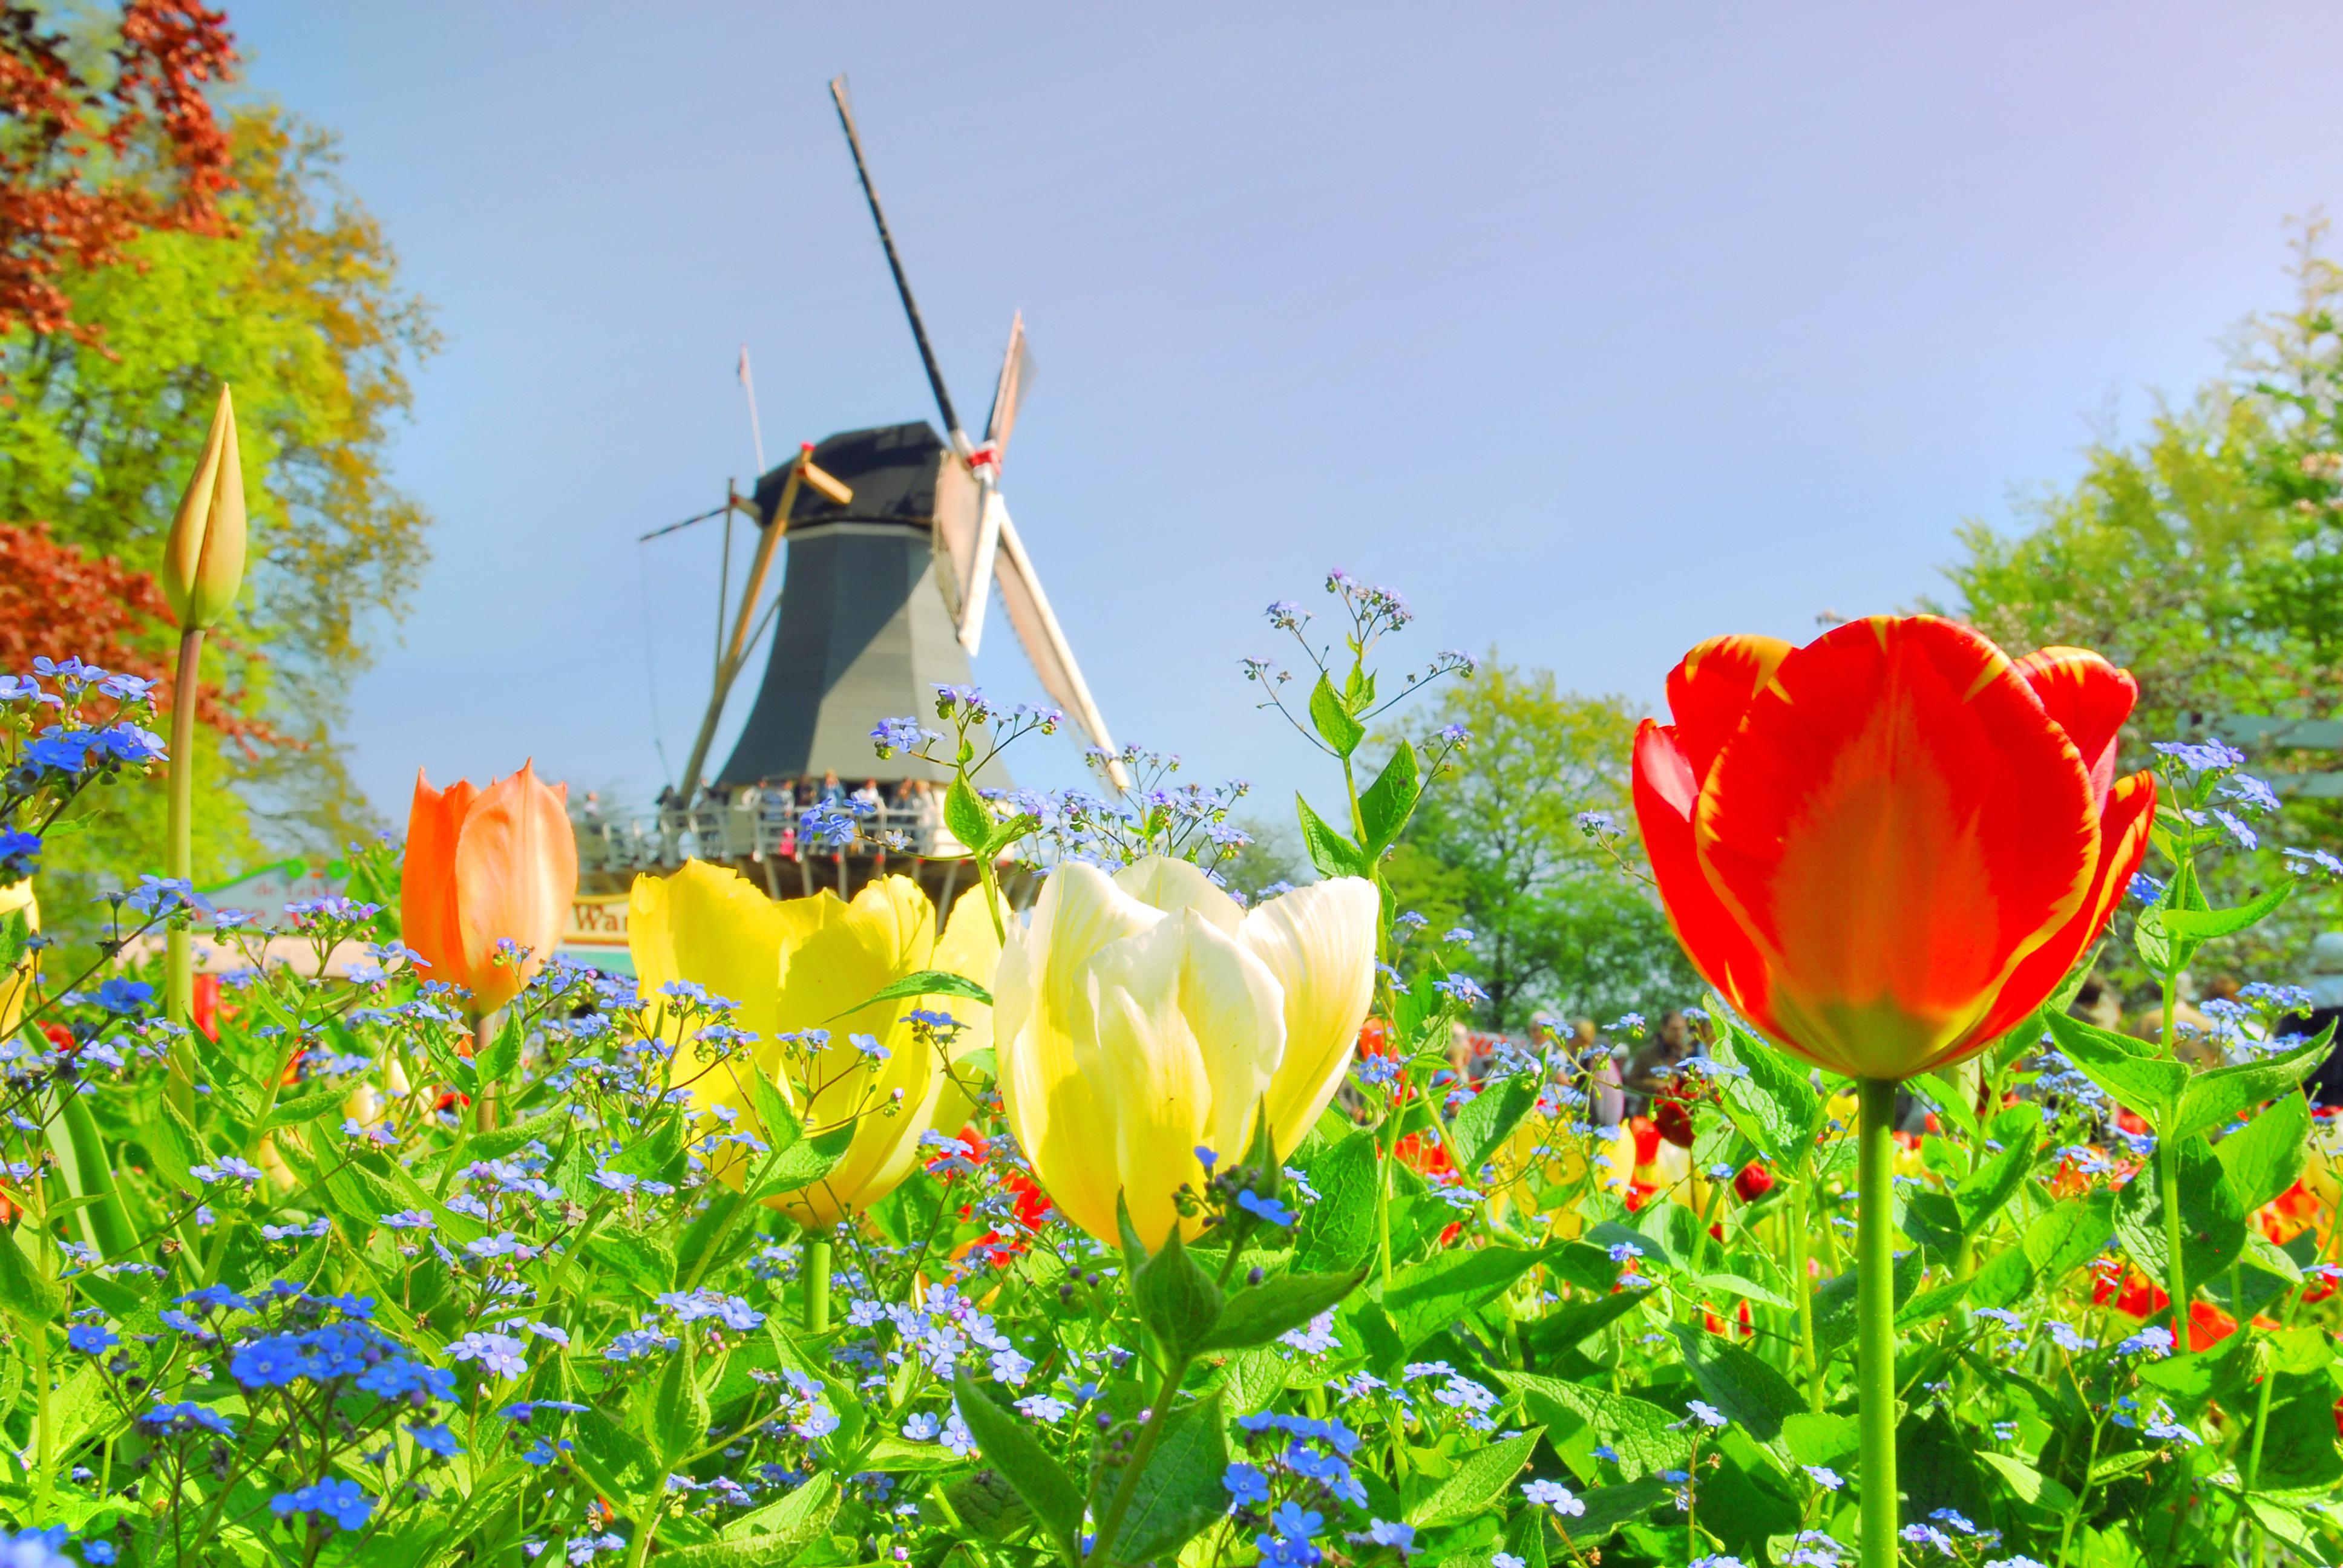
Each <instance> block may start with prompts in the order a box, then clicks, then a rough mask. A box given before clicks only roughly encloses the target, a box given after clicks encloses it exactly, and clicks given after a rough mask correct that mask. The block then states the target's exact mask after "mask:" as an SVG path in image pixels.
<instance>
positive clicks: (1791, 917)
mask: <svg viewBox="0 0 2343 1568" xmlns="http://www.w3.org/2000/svg"><path fill="white" fill-rule="evenodd" d="M1694 844H1695V848H1696V849H1697V851H1698V855H1699V859H1700V863H1701V866H1702V868H1703V869H1704V870H1705V871H1706V872H1707V873H1708V880H1709V882H1710V883H1711V885H1712V886H1713V887H1714V888H1715V890H1716V891H1717V893H1718V895H1719V896H1720V898H1721V899H1722V900H1723V902H1724V903H1725V907H1726V908H1728V909H1729V910H1732V912H1733V914H1734V915H1735V918H1736V920H1738V923H1739V924H1740V925H1741V926H1742V928H1743V929H1744V930H1746V931H1747V932H1748V933H1749V936H1750V938H1751V940H1752V941H1753V942H1754V944H1755V947H1756V948H1757V950H1758V951H1759V953H1760V954H1761V956H1762V957H1763V958H1764V960H1765V963H1766V966H1767V969H1768V971H1769V973H1770V976H1771V983H1770V985H1769V987H1768V990H1767V994H1766V996H1765V998H1764V999H1763V1000H1764V1006H1763V1008H1762V1009H1759V1010H1753V1011H1752V1017H1753V1018H1754V1019H1755V1020H1757V1021H1758V1022H1760V1024H1761V1025H1762V1026H1764V1027H1765V1028H1766V1029H1767V1030H1768V1032H1770V1033H1772V1034H1773V1035H1774V1036H1775V1039H1777V1040H1779V1041H1780V1042H1781V1043H1782V1044H1784V1045H1786V1046H1789V1047H1791V1048H1792V1049H1794V1050H1799V1051H1800V1052H1801V1053H1803V1054H1805V1055H1806V1056H1808V1057H1809V1058H1810V1059H1812V1060H1816V1061H1818V1062H1821V1063H1822V1064H1824V1065H1825V1066H1829V1067H1831V1068H1833V1069H1834V1070H1838V1071H1843V1072H1847V1073H1850V1074H1852V1075H1854V1076H1857V1077H1875V1078H1903V1077H1906V1076H1908V1075H1909V1074H1910V1073H1912V1072H1915V1071H1917V1070H1920V1068H1921V1066H1922V1065H1924V1064H1925V1063H1926V1062H1928V1061H1930V1060H1936V1059H1937V1058H1938V1057H1940V1056H1941V1055H1942V1054H1943V1053H1944V1052H1945V1051H1946V1050H1954V1049H1957V1048H1958V1047H1959V1046H1960V1045H1961V1044H1963V1043H1966V1040H1969V1039H1970V1038H1972V1037H1973V1035H1974V1032H1975V1031H1976V1029H1977V1028H1978V1027H1979V1026H1980V1025H1981V1024H1982V1023H1983V1021H1984V1020H1985V1017H1986V1013H1987V1012H1988V1011H1989V1010H1990V1009H1991V1006H1992V1002H1993V1000H1994V998H1995V997H1996V996H1997V995H1998V994H1999V993H2000V991H2001V990H2002V987H2003V986H2004V985H2005V984H2006V981H2007V980H2008V979H2009V976H2010V975H2011V973H2012V972H2013V971H2014V970H2016V968H2017V966H2018V965H2019V964H2021V963H2022V962H2023V961H2024V960H2026V957H2028V956H2029V955H2030V954H2032V953H2033V952H2034V951H2035V950H2036V949H2038V948H2040V947H2041V946H2042V945H2043V944H2044V943H2045V942H2046V941H2047V940H2049V939H2050V938H2051V937H2052V936H2053V935H2055V934H2056V932H2057V931H2059V930H2061V929H2063V928H2064V927H2065V926H2066V922H2067V921H2068V920H2071V919H2073V917H2074V915H2075V913H2076V911H2077V910H2078V909H2080V908H2081V907H2082V904H2083V901H2084V899H2085V897H2086V895H2087V892H2088V890H2089V889H2090V887H2091V882H2092V876H2093V872H2094V871H2095V870H2096V869H2097V853H2098V823H2097V808H2096V803H2095V802H2094V801H2093V799H2092V797H2091V788H2090V779H2089V776H2088V774H2087V771H2086V769H2085V768H2084V765H2083V759H2082V757H2081V755H2080V753H2079V752H2078V751H2077V749H2076V747H2075V744H2074V743H2073V742H2072V741H2071V740H2069V739H2067V737H2066V732H2065V731H2064V730H2063V729H2060V728H2059V727H2058V726H2057V725H2056V723H2054V722H2052V721H2051V720H2050V719H2049V718H2048V717H2047V715H2046V713H2045V712H2044V711H2043V708H2042V705H2041V703H2040V702H2039V701H2038V700H2037V699H2036V698H2035V697H2034V695H2033V693H2032V691H2031V690H2030V689H2028V688H2027V687H2026V683H2025V682H2024V681H2023V680H2022V679H2020V678H2018V677H2017V676H2016V673H2015V671H2014V670H2013V669H2012V668H2011V665H2010V662H2009V660H2008V659H2007V658H2006V657H2005V656H2004V655H2003V654H2002V652H2001V650H2000V649H1998V648H1995V647H1994V646H1993V644H1992V643H1991V642H1989V641H1987V640H1986V638H1982V637H1980V636H1978V635H1977V634H1976V632H1974V631H1971V630H1969V629H1968V628H1965V627H1962V626H1959V625H1956V623H1954V622H1951V621H1947V620H1943V619H1939V618H1935V617H1927V616H1918V617H1905V618H1891V617H1878V618H1873V619H1871V620H1867V621H1855V622H1850V623H1848V624H1847V625H1845V626H1842V627H1840V628H1837V629H1835V630H1834V631H1832V632H1830V633H1828V634H1826V635H1825V636H1824V637H1822V638H1819V639H1817V640H1816V641H1815V642H1813V643H1811V644H1809V645H1807V646H1806V647H1805V648H1800V649H1798V650H1796V651H1795V652H1794V653H1793V654H1791V655H1790V657H1789V658H1785V659H1784V660H1783V661H1782V663H1781V665H1780V666H1779V668H1777V669H1776V670H1775V674H1774V678H1773V680H1772V682H1771V683H1770V684H1769V685H1768V686H1767V687H1766V688H1765V689H1763V690H1762V691H1760V692H1759V693H1758V695H1757V697H1756V699H1755V700H1754V701H1753V702H1752V703H1751V705H1750V709H1749V712H1748V714H1747V716H1746V718H1745V719H1744V721H1743V724H1742V728H1741V730H1740V732H1739V734H1737V735H1736V736H1735V738H1734V739H1733V741H1732V743H1731V744H1730V745H1729V746H1727V747H1726V748H1725V751H1724V752H1723V754H1722V755H1721V756H1720V757H1719V758H1718V759H1717V761H1716V764H1715V768H1714V769H1712V771H1711V772H1710V774H1709V776H1708V778H1707V779H1706V780H1705V785H1704V789H1702V792H1701V799H1700V807H1699V810H1698V812H1697V814H1696V816H1695V817H1694Z"/></svg>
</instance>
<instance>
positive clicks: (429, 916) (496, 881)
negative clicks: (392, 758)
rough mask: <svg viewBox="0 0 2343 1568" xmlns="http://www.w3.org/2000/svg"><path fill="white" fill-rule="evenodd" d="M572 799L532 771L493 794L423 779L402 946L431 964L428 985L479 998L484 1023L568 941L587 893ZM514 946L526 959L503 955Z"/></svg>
mask: <svg viewBox="0 0 2343 1568" xmlns="http://www.w3.org/2000/svg"><path fill="white" fill-rule="evenodd" d="M567 799H568V786H567V785H561V784H555V785H551V786H548V785H547V784H545V783H543V782H542V781H540V780H539V779H538V777H537V774H536V772H535V771H534V770H533V769H531V768H529V767H528V766H526V765H525V766H523V767H522V769H521V770H520V771H519V772H518V773H516V774H514V775H513V776H512V777H511V778H509V779H495V780H492V781H491V782H490V783H489V785H488V788H487V789H473V788H472V786H471V784H470V783H469V782H468V780H464V779H458V780H457V781H456V782H455V783H454V784H452V785H450V786H448V788H447V789H446V790H444V791H442V790H438V789H432V788H431V786H430V783H429V782H428V781H427V779H425V778H424V777H423V775H422V773H420V772H419V771H418V772H417V774H416V776H415V804H414V807H413V809H412V810H411V811H410V812H409V814H408V817H407V863H406V870H405V874H404V877H403V879H402V880H401V883H400V888H399V899H398V907H399V916H400V921H401V925H402V927H403V931H402V935H401V938H400V940H403V941H404V942H406V944H407V946H408V947H410V948H412V949H414V950H415V951H416V952H417V953H419V954H421V955H422V957H423V960H424V962H425V963H426V964H427V965H428V966H429V967H428V968H427V969H426V970H424V971H423V978H424V979H425V980H445V981H447V982H448V983H449V984H452V985H459V986H462V987H463V988H464V989H465V990H468V991H469V992H470V993H471V1000H470V1002H469V1004H468V1005H469V1006H470V1009H471V1013H472V1016H473V1018H474V1019H476V1020H477V1019H482V1018H486V1017H487V1016H488V1014H490V1013H492V1012H494V1011H496V1010H497V1009H498V1008H500V1007H502V1006H504V1005H505V1003H507V1002H508V1001H510V1000H512V999H513V998H514V997H516V996H518V995H519V994H520V989H521V987H523V986H525V985H527V984H528V980H529V977H530V976H531V975H534V974H535V973H536V972H537V971H538V969H540V968H541V967H543V965H544V963H545V960H547V959H548V957H550V956H551V955H552V952H553V949H554V946H555V944H557V943H558V942H559V941H560V940H561V930H562V927H563V925H564V924H565V923H567V921H568V918H569V905H570V900H573V899H575V898H576V897H577V896H578V840H577V838H576V836H575V835H574V834H573V833H572V832H571V831H570V829H569V814H568V810H567V809H566V808H565V804H564V802H565V801H566V800H567ZM505 942H510V943H512V944H513V946H514V947H515V948H517V949H518V950H520V952H521V957H520V958H519V960H518V961H512V960H509V959H508V958H501V957H500V956H499V951H500V947H501V944H503V943H505Z"/></svg>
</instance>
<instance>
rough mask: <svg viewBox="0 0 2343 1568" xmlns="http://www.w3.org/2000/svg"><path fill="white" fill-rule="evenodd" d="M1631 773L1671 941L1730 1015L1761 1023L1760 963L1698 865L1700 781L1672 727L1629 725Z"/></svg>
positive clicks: (1637, 817) (1652, 723)
mask: <svg viewBox="0 0 2343 1568" xmlns="http://www.w3.org/2000/svg"><path fill="white" fill-rule="evenodd" d="M1634 800H1635V824H1636V826H1637V827H1638V828H1639V829H1641V830H1642V832H1643V837H1644V853H1645V854H1647V855H1649V856H1650V857H1651V861H1652V875H1653V878H1654V880H1656V881H1657V882H1658V883H1659V884H1660V899H1661V902H1662V903H1663V904H1664V905H1665V907H1666V909H1667V912H1668V923H1669V924H1670V925H1671V926H1673V927H1674V929H1675V933H1676V940H1677V941H1679V942H1681V943H1683V944H1684V951H1685V953H1686V954H1687V955H1689V956H1690V957H1691V959H1692V961H1693V967H1694V968H1695V969H1697V970H1700V972H1701V977H1702V978H1703V979H1704V980H1707V981H1708V983H1709V984H1711V985H1713V986H1715V988H1716V989H1717V990H1719V991H1721V992H1722V993H1724V996H1725V1000H1727V1001H1729V1002H1731V1003H1732V1004H1733V1006H1734V1008H1735V1010H1737V1011H1739V1012H1741V1013H1742V1014H1744V1015H1745V1016H1746V1017H1749V1018H1753V1019H1754V1018H1758V1017H1761V1016H1762V1015H1763V1013H1764V1010H1765V963H1764V961H1763V960H1761V959H1760V958H1759V957H1758V956H1757V950H1756V948H1755V946H1753V945H1752V944H1751V942H1750V940H1749V936H1748V933H1747V932H1745V931H1744V930H1742V929H1741V924H1740V922H1739V921H1738V920H1735V919H1734V917H1733V915H1732V912H1731V911H1730V910H1726V909H1725V905H1724V903H1723V902H1722V901H1721V900H1719V899H1718V898H1717V896H1716V890H1715V888H1713V887H1711V886H1710V885H1709V880H1708V873H1707V871H1705V870H1704V869H1702V867H1701V864H1700V856H1699V853H1698V850H1697V849H1696V848H1695V846H1694V841H1693V825H1692V818H1693V812H1694V809H1695V808H1697V807H1698V805H1699V804H1700V781H1699V779H1698V778H1697V777H1696V776H1695V775H1694V772H1693V768H1692V763H1691V762H1690V760H1689V759H1686V758H1685V756H1684V752H1683V750H1682V749H1681V748H1680V747H1679V746H1678V745H1677V743H1676V736H1675V732H1674V729H1671V728H1670V727H1668V726H1666V725H1663V724H1660V723H1657V722H1655V721H1654V720H1653V719H1644V721H1643V723H1642V724H1641V725H1639V726H1637V727H1636V729H1635V756H1634Z"/></svg>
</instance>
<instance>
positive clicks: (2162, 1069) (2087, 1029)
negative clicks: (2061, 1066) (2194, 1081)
mask: <svg viewBox="0 0 2343 1568" xmlns="http://www.w3.org/2000/svg"><path fill="white" fill-rule="evenodd" d="M2043 1021H2044V1022H2046V1023H2047V1024H2048V1025H2049V1026H2050V1032H2051V1034H2052V1035H2053V1036H2054V1037H2055V1038H2056V1040H2057V1041H2058V1049H2059V1050H2060V1051H2062V1052H2064V1053H2065V1055H2066V1059H2067V1060H2069V1061H2072V1062H2073V1063H2074V1064H2075V1065H2076V1066H2077V1068H2080V1069H2081V1070H2082V1071H2083V1074H2084V1076H2085V1077H2087V1078H2088V1079H2089V1080H2090V1081H2092V1082H2093V1083H2096V1084H2097V1085H2098V1086H2099V1087H2100V1088H2101V1089H2104V1090H2106V1091H2107V1092H2108V1093H2109V1094H2111V1095H2113V1096H2115V1097H2116V1099H2117V1100H2118V1101H2122V1102H2123V1104H2124V1105H2125V1106H2126V1107H2127V1108H2128V1109H2130V1110H2132V1111H2136V1112H2137V1113H2138V1114H2139V1115H2141V1116H2144V1117H2146V1118H2147V1122H2148V1125H2149V1126H2151V1127H2155V1128H2157V1129H2163V1128H2166V1127H2169V1126H2170V1125H2171V1124H2172V1120H2173V1117H2174V1115H2175V1114H2176V1113H2177V1111H2178V1110H2179V1106H2180V1097H2181V1095H2183V1094H2184V1093H2186V1092H2187V1088H2188V1066H2187V1063H2186V1062H2181V1061H2175V1060H2172V1058H2170V1057H2168V1056H2167V1055H2165V1054H2164V1052H2163V1051H2162V1050H2159V1049H2158V1048H2157V1047H2156V1046H2153V1045H2150V1044H2148V1043H2147V1041H2145V1040H2133V1039H2132V1038H2130V1037H2129V1036H2128V1035H2121V1034H2115V1033H2111V1032H2109V1031H2108V1030H2104V1029H2100V1028H2098V1027H2097V1026H2096V1025H2093V1024H2088V1023H2085V1022H2084V1021H2083V1020H2081V1019H2079V1018H2070V1017H2068V1016H2067V1015H2066V1014H2065V1013H2047V1014H2045V1015H2044V1018H2043Z"/></svg>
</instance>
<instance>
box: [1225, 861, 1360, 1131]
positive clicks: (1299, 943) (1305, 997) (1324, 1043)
mask: <svg viewBox="0 0 2343 1568" xmlns="http://www.w3.org/2000/svg"><path fill="white" fill-rule="evenodd" d="M1381 914H1382V900H1381V899H1380V898H1379V897H1378V895H1377V894H1376V892H1375V889H1374V884H1373V883H1372V882H1369V881H1367V880H1365V879H1363V878H1360V877H1337V878H1334V879H1332V880H1329V881H1323V882H1313V883H1312V884H1311V885H1310V886H1308V887H1306V888H1296V889H1295V890H1293V891H1292V892H1290V893H1283V894H1281V895H1279V896H1278V897H1276V898H1273V899H1268V900H1263V901H1262V902H1261V903H1259V904H1256V905H1254V906H1253V907H1252V909H1251V910H1247V911H1245V916H1244V923H1243V924H1242V927H1241V928H1240V930H1239V938H1240V940H1242V941H1243V943H1244V945H1245V947H1246V949H1247V950H1250V951H1251V952H1252V955H1253V956H1254V957H1255V958H1258V959H1259V960H1261V961H1262V963H1264V964H1266V965H1267V966H1268V967H1269V972H1270V973H1271V974H1272V975H1274V976H1276V977H1277V983H1278V989H1279V990H1281V991H1282V993H1283V995H1284V999H1285V1002H1284V1017H1285V1054H1284V1057H1283V1059H1282V1060H1280V1061H1279V1062H1278V1063H1277V1067H1276V1070H1275V1073H1274V1075H1273V1076H1272V1078H1271V1080H1270V1085H1269V1128H1270V1136H1271V1140H1272V1142H1273V1143H1274V1144H1275V1146H1276V1149H1277V1152H1278V1154H1279V1156H1280V1157H1281V1158H1282V1157H1283V1156H1286V1155H1290V1154H1292V1152H1293V1151H1294V1150H1295V1148H1297V1147H1298V1146H1299V1145H1300V1144H1301V1142H1302V1138H1303V1137H1304V1136H1305V1135H1307V1134H1308V1132H1309V1131H1310V1129H1311V1128H1312V1126H1313V1125H1314V1124H1315V1123H1316V1122H1317V1121H1318V1117H1319V1113H1320V1112H1322V1111H1324V1110H1325V1109H1326V1107H1327V1106H1328V1105H1329V1104H1331V1103H1332V1101H1333V1099H1334V1093H1335V1091H1337V1090H1339V1089H1340V1088H1341V1087H1342V1071H1343V1069H1345V1068H1346V1067H1348V1066H1349V1065H1350V1061H1351V1052H1352V1050H1353V1049H1354V1048H1355V1047H1356V1046H1357V1044H1358V1040H1359V1026H1360V1025H1361V1024H1363V1023H1364V1022H1365V1021H1366V1018H1367V1008H1368V1006H1369V1004H1370V1003H1371V1002H1372V1001H1373V998H1374V985H1375V933H1376V926H1377V923H1378V920H1379V919H1380V916H1381ZM1232 1152H1233V1151H1232Z"/></svg>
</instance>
